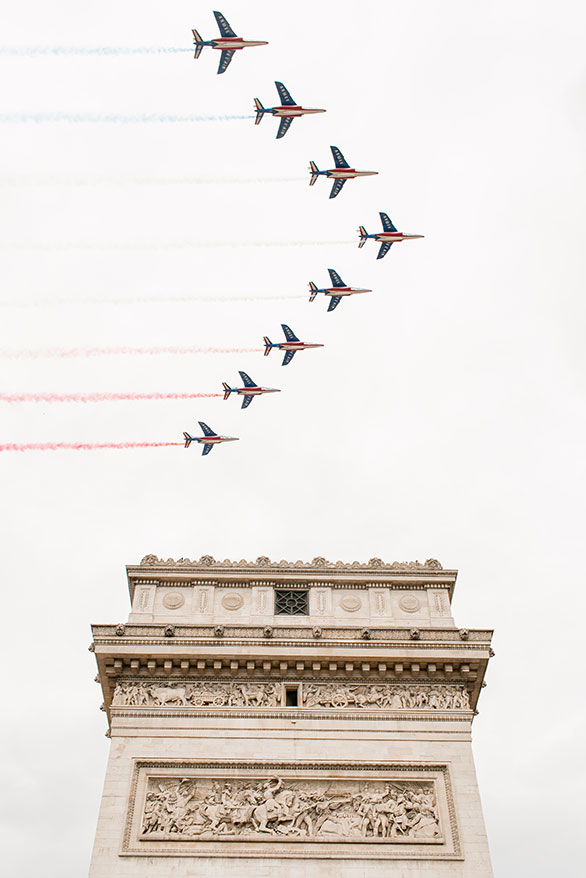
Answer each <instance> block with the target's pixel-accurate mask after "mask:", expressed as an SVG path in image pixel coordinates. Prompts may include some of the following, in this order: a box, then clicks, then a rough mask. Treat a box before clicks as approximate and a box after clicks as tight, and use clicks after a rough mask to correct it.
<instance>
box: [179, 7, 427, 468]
mask: <svg viewBox="0 0 586 878" xmlns="http://www.w3.org/2000/svg"><path fill="white" fill-rule="evenodd" d="M214 16H215V18H216V22H217V24H218V27H219V29H220V34H221V36H219V37H217V38H216V39H212V40H202V38H201V36H200V35H199V33H198V32H197V30H195V29H194V30H193V31H192V33H193V42H194V46H195V58H199V56H200V54H201V52H202V50H203V49H204V47H205V46H210V47H211V48H212V49H218V50H220V51H221V56H220V64H219V67H218V73H224V72H225V71H226V70H227V69H228V66H229V64H230V62H231V61H232V58H233V56H234V53H235V52H237V51H238V50H240V49H246V48H248V47H249V46H266V45H268V43H267V41H266V40H244V39H243V38H242V37H238V36H236V34H235V33H234V31H233V30H232V28H231V27H230V25H229V24H228V22H227V21H226V19H225V18H224V16H223V15H222V13H221V12H214ZM275 85H276V87H277V92H278V95H279V99H280V101H281V104H280V105H279V106H276V107H263V105H262V104H261V102H260V101H259V99H258V98H255V99H254V106H255V112H256V118H255V125H258V124H259V123H260V122H261V121H262V118H263V116H264V115H265V113H270V114H271V115H273V116H276V117H278V118H279V119H280V124H279V129H278V131H277V139H280V138H281V137H284V136H285V134H286V133H287V131H288V130H289V128H290V126H291V123H292V121H293V119H295V118H296V117H297V116H304V115H306V114H313V113H325V112H326V111H325V110H323V109H315V108H308V107H302V106H301V105H300V104H296V103H295V101H294V100H293V98H292V97H291V94H290V93H289V92H288V91H287V89H286V88H285V86H284V85H283V83H282V82H275ZM330 149H331V151H332V155H333V157H334V163H335V167H334V168H330V169H328V170H325V171H320V170H319V168H318V166H317V165H316V164H315V162H313V161H310V163H309V171H310V174H311V179H310V181H309V185H310V186H313V185H314V184H315V183H316V181H317V179H318V177H322V176H323V177H326V178H331V179H332V180H333V185H332V189H331V191H330V198H336V197H337V196H338V195H339V194H340V192H341V191H342V188H343V186H344V183H345V182H346V180H352V179H355V178H356V177H370V176H374V175H376V174H378V171H359V170H356V168H351V167H350V165H349V164H348V162H347V161H346V159H345V158H344V156H343V154H342V152H341V150H340V149H339V148H338V147H337V146H330ZM380 218H381V222H382V227H383V230H382V232H377V233H374V234H372V235H369V234H368V232H367V231H366V229H365V228H364V226H360V227H359V229H358V233H359V236H360V241H359V244H358V246H359V247H364V245H365V243H366V241H367V240H368V239H369V238H373V239H374V240H375V241H380V244H381V246H380V249H379V252H378V256H377V259H382V258H383V257H384V256H386V254H387V253H388V251H389V250H390V248H391V247H392V245H393V244H395V243H398V242H399V241H408V240H411V239H414V238H422V237H423V235H407V234H405V233H403V232H398V231H397V229H396V228H395V226H394V225H393V223H392V222H391V220H390V219H389V217H388V215H387V214H386V213H382V212H381V213H380ZM328 272H329V275H330V280H331V282H332V286H331V287H323V288H318V287H317V286H316V285H315V284H314V283H313V281H310V282H309V289H310V294H309V301H310V302H313V300H314V299H315V297H316V296H317V294H318V293H322V294H323V295H324V296H330V303H329V305H328V309H327V310H328V311H333V310H334V309H335V308H337V306H338V305H339V304H340V302H341V300H342V298H343V297H344V296H352V295H354V294H355V293H370V292H372V291H371V290H370V289H363V288H361V287H349V286H346V284H345V283H344V281H343V280H342V278H341V277H340V275H339V274H338V273H337V272H336V271H334V269H333V268H328ZM281 327H282V329H283V332H284V334H285V341H282V342H277V343H275V344H273V342H271V340H270V339H269V338H267V336H264V346H265V350H264V355H265V357H266V356H268V354H270V352H271V350H272V348H278V349H280V350H282V351H284V352H285V356H284V358H283V363H282V365H283V366H287V365H288V364H289V363H290V362H291V360H292V359H293V357H294V356H295V354H296V353H297V351H303V350H308V349H309V348H321V347H323V344H314V343H309V342H303V341H300V340H299V339H298V338H297V336H296V335H295V333H294V332H293V330H292V329H291V327H290V326H287V324H285V323H282V324H281ZM239 375H240V377H241V379H242V383H243V386H242V387H230V385H229V384H226V382H222V386H223V388H224V399H228V398H229V396H230V394H231V393H237V394H238V395H240V396H242V397H243V400H242V408H243V409H245V408H247V407H248V406H249V405H250V403H251V402H252V400H253V399H254V397H255V396H260V395H261V394H263V393H279V392H280V391H279V390H278V389H277V388H275V387H261V386H260V385H258V384H255V383H254V381H253V380H252V378H251V377H250V376H249V375H247V374H246V372H239ZM198 423H199V426H200V428H201V430H202V432H203V436H190V434H189V433H183V436H184V439H185V447H186V448H189V446H190V444H191V443H192V442H199V443H200V444H202V445H203V452H202V454H203V455H206V454H209V453H210V451H211V450H212V448H213V447H214V445H218V444H220V443H221V442H235V441H237V438H238V437H236V436H221V435H220V434H218V433H214V431H213V430H212V429H211V428H210V427H208V425H207V424H205V423H204V422H203V421H199V422H198Z"/></svg>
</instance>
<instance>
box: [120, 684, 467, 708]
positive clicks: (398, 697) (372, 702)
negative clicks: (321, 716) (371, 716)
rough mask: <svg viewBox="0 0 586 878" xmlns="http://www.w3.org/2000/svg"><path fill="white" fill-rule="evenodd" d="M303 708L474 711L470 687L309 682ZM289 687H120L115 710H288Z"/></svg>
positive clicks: (301, 699) (302, 696) (303, 691)
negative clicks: (213, 708) (468, 688)
mask: <svg viewBox="0 0 586 878" xmlns="http://www.w3.org/2000/svg"><path fill="white" fill-rule="evenodd" d="M299 696H300V697H299V704H298V707H299V708H314V709H315V708H335V709H342V708H345V707H352V708H353V709H356V708H359V709H360V708H362V709H368V710H470V699H469V695H468V692H467V690H466V688H465V687H464V686H447V685H439V684H438V685H433V684H431V685H429V684H428V685H409V684H393V683H374V684H368V683H304V684H303V685H302V686H300V688H299ZM283 699H284V686H283V684H282V683H267V682H259V683H256V682H212V681H204V682H201V683H183V684H181V685H179V684H168V685H162V684H161V683H151V684H147V683H143V682H138V681H124V682H120V683H118V684H117V686H116V689H115V690H114V696H113V699H112V705H113V707H218V708H230V707H238V708H265V707H282V706H283V703H284V701H283Z"/></svg>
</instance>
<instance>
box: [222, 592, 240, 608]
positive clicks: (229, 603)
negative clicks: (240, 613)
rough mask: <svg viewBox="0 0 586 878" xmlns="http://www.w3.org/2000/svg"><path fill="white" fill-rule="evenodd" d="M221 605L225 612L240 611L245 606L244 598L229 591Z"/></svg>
mask: <svg viewBox="0 0 586 878" xmlns="http://www.w3.org/2000/svg"><path fill="white" fill-rule="evenodd" d="M221 603H222V606H223V607H224V609H225V610H239V609H240V608H241V607H242V605H243V604H244V598H243V597H242V595H241V594H238V592H236V591H229V592H228V594H225V595H224V596H223V597H222V601H221Z"/></svg>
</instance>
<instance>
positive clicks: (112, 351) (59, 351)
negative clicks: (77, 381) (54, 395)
mask: <svg viewBox="0 0 586 878" xmlns="http://www.w3.org/2000/svg"><path fill="white" fill-rule="evenodd" d="M262 350H263V349H262V348H179V347H177V348H174V347H163V348H45V349H43V348H38V349H36V350H35V349H31V350H27V349H20V350H19V349H14V350H6V349H5V350H1V349H0V357H4V358H7V359H10V360H37V359H39V358H41V357H57V358H58V359H65V358H66V357H106V356H123V355H124V356H125V355H127V354H128V355H139V356H140V355H143V354H146V355H148V356H151V357H152V356H156V355H157V354H257V353H259V352H262Z"/></svg>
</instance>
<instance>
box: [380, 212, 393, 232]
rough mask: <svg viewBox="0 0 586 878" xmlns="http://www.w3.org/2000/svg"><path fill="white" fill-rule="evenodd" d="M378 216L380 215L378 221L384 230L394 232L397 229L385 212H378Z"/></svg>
mask: <svg viewBox="0 0 586 878" xmlns="http://www.w3.org/2000/svg"><path fill="white" fill-rule="evenodd" d="M379 216H380V221H381V223H382V224H383V230H384V231H385V232H396V231H397V230H396V228H395V227H394V225H393V224H392V222H391V221H390V219H389V217H388V215H387V214H386V213H380V214H379Z"/></svg>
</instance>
